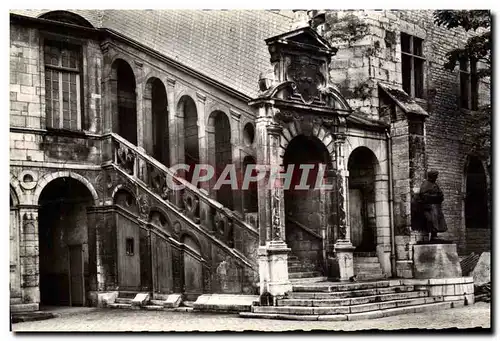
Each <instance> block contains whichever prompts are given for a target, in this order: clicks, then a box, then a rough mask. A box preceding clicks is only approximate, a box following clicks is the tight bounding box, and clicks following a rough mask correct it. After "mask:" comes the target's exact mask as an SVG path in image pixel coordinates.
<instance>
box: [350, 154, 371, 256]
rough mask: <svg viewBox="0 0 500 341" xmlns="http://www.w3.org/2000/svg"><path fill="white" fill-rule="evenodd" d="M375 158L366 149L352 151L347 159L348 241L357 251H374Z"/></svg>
mask: <svg viewBox="0 0 500 341" xmlns="http://www.w3.org/2000/svg"><path fill="white" fill-rule="evenodd" d="M377 163H378V162H377V159H376V157H375V155H374V154H373V152H372V151H371V150H369V149H368V148H365V147H359V148H357V149H355V150H354V151H353V152H352V154H351V156H350V157H349V162H348V165H347V167H348V170H349V217H350V225H351V242H352V244H353V246H355V247H356V250H355V251H357V252H372V251H375V247H376V244H377V240H376V231H377V225H376V212H375V166H376V165H377Z"/></svg>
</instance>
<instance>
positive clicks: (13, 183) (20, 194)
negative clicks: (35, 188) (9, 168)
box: [10, 173, 25, 204]
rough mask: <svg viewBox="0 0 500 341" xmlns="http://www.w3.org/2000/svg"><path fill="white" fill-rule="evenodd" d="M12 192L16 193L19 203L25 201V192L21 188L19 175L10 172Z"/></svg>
mask: <svg viewBox="0 0 500 341" xmlns="http://www.w3.org/2000/svg"><path fill="white" fill-rule="evenodd" d="M10 193H11V195H12V194H14V195H15V197H16V199H17V203H18V204H19V203H23V204H24V202H23V201H24V200H23V198H24V196H25V195H24V193H23V191H22V190H21V186H20V184H19V179H18V178H17V176H15V175H14V174H12V173H10Z"/></svg>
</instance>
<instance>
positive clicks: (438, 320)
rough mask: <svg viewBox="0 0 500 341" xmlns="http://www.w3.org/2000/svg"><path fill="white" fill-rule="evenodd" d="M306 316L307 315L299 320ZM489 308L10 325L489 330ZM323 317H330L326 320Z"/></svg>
mask: <svg viewBox="0 0 500 341" xmlns="http://www.w3.org/2000/svg"><path fill="white" fill-rule="evenodd" d="M300 317H301V318H303V317H304V316H300ZM490 317H491V310H490V304H489V303H485V302H479V303H476V304H474V305H472V306H465V307H455V308H454V309H447V310H437V311H426V312H420V313H410V314H407V315H398V316H387V317H382V318H377V319H369V320H366V319H365V320H360V321H355V322H353V321H345V320H344V321H322V320H318V319H319V318H318V316H313V317H312V320H304V319H303V320H302V321H296V320H288V321H287V320H279V319H253V318H252V319H247V318H241V317H239V316H236V315H233V314H210V313H179V312H171V311H146V310H121V309H97V310H94V311H91V312H85V313H81V314H74V315H69V316H64V315H63V316H61V317H58V318H54V319H50V320H44V321H33V322H22V323H16V324H13V325H12V330H13V331H14V332H16V333H17V332H22V331H27V332H33V331H52V332H58V331H62V332H64V331H84V332H85V331H87V332H102V331H183V332H186V331H224V330H230V331H245V330H252V331H297V330H298V331H301V330H303V331H310V330H323V331H340V330H342V331H357V330H373V329H380V330H398V329H407V328H411V329H415V328H417V329H424V330H425V329H430V331H433V329H441V328H452V329H456V328H458V329H461V328H476V327H480V328H481V327H482V328H490V327H491V322H490ZM322 319H327V318H326V317H325V318H322Z"/></svg>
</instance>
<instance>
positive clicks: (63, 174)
mask: <svg viewBox="0 0 500 341" xmlns="http://www.w3.org/2000/svg"><path fill="white" fill-rule="evenodd" d="M63 177H67V178H72V179H75V180H78V181H80V182H81V183H82V184H83V185H85V187H87V189H88V190H89V191H90V194H91V195H92V198H93V200H94V205H95V206H97V205H98V204H99V196H98V195H97V191H96V190H95V188H94V186H93V185H92V184H91V183H90V181H89V180H87V179H86V178H85V177H83V176H82V175H80V174H78V173H74V172H71V171H58V172H54V173H48V174H45V175H44V176H42V177H41V178H40V180H38V184H37V186H36V188H35V192H34V193H33V204H35V205H36V204H38V200H39V198H40V193H42V191H43V189H44V188H45V187H46V186H47V184H48V183H49V182H51V181H52V180H55V179H58V178H63Z"/></svg>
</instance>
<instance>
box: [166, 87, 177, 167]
mask: <svg viewBox="0 0 500 341" xmlns="http://www.w3.org/2000/svg"><path fill="white" fill-rule="evenodd" d="M167 105H168V135H169V140H168V146H169V148H170V166H173V165H175V164H177V163H178V162H179V156H178V151H177V150H178V146H177V108H176V107H175V80H174V79H170V78H169V79H167Z"/></svg>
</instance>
